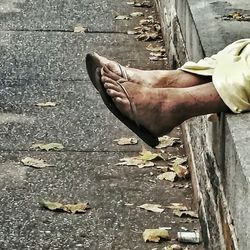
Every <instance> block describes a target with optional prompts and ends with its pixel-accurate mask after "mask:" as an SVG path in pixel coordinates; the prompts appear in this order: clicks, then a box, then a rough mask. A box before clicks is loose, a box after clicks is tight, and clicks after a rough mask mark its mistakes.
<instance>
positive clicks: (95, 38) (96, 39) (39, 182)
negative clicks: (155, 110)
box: [0, 0, 202, 250]
mask: <svg viewBox="0 0 250 250" xmlns="http://www.w3.org/2000/svg"><path fill="white" fill-rule="evenodd" d="M135 11H143V12H144V13H145V16H147V15H151V14H153V15H154V14H155V13H154V9H153V8H150V9H145V8H135V7H133V6H132V5H128V4H127V2H126V1H122V2H121V1H119V2H117V1H114V0H106V1H101V0H100V1H96V2H93V1H90V0H85V1H78V0H71V1H69V0H51V1H39V0H33V1H32V0H6V1H5V0H4V1H1V3H0V54H1V58H0V63H1V67H0V84H1V89H0V137H1V140H0V151H1V156H0V163H1V164H0V180H1V181H0V188H1V192H0V224H1V228H0V249H11V250H15V249H17V250H19V249H53V250H56V249H91V250H97V249H102V250H106V249H107V250H108V249H114V250H118V249H122V250H125V249H131V250H132V249H139V250H144V249H145V250H147V249H163V248H164V247H165V246H167V245H171V244H174V243H177V242H176V241H175V238H176V233H177V232H178V231H182V230H183V229H181V227H185V228H187V229H189V230H193V229H195V228H196V229H199V223H198V220H197V219H190V218H179V217H175V216H174V215H173V213H172V210H171V209H168V208H165V210H164V212H162V213H153V212H149V211H146V210H143V209H140V208H138V207H137V206H139V205H142V204H145V203H153V204H161V205H162V206H163V207H164V206H167V205H170V203H172V202H178V203H179V202H181V203H183V204H184V205H186V206H188V207H190V208H193V209H194V208H195V204H194V202H193V200H192V189H191V182H190V180H188V179H183V180H178V181H176V182H174V183H172V182H168V181H165V180H163V181H161V180H158V179H157V178H156V176H157V175H158V174H160V173H161V170H160V169H158V168H156V167H152V168H143V169H139V168H138V167H134V166H117V165H116V164H117V163H118V162H119V159H121V158H124V157H130V156H136V155H138V153H139V152H140V151H141V150H142V147H146V146H145V145H144V144H143V143H142V142H141V141H139V143H138V144H137V145H130V146H119V145H117V143H116V142H114V139H118V138H121V137H131V136H134V135H133V133H132V132H131V131H129V130H128V129H127V128H126V127H124V126H123V125H122V124H121V123H120V122H119V121H117V120H116V119H115V118H114V116H113V115H112V114H110V113H109V112H108V111H107V109H106V108H105V106H104V105H103V103H102V101H101V99H100V97H99V95H98V94H97V93H96V91H95V89H94V88H93V86H92V84H91V82H90V80H89V78H88V76H87V72H86V68H85V55H86V54H87V53H88V52H92V51H96V52H98V53H100V54H102V55H105V56H107V57H110V58H113V59H115V60H117V61H119V62H120V63H121V64H124V65H132V66H133V67H139V68H144V69H164V68H166V65H165V64H164V62H163V61H155V62H152V61H150V60H149V59H148V57H149V52H148V51H147V50H146V46H147V45H148V44H149V43H150V42H142V41H137V40H136V39H135V37H134V36H133V35H128V34H127V30H129V29H133V28H134V27H135V26H138V23H139V20H140V19H142V18H143V17H135V18H133V19H131V20H119V21H118V20H115V16H116V15H119V14H128V13H132V12H135ZM79 25H81V26H84V27H87V28H88V31H87V32H85V33H76V32H74V28H75V27H76V26H79ZM48 101H50V102H55V103H56V104H57V105H56V106H55V107H45V108H42V107H38V106H36V104H37V103H44V102H48ZM171 135H172V136H174V137H179V138H181V136H182V135H181V131H180V129H179V128H177V129H175V130H174V131H173V132H172V134H171ZM52 142H53V143H61V144H63V146H64V149H62V150H60V151H48V152H47V151H35V150H33V149H31V148H30V147H31V146H32V145H33V144H34V143H52ZM148 149H150V148H148ZM150 150H151V149H150ZM164 151H165V152H164V155H166V156H171V157H173V156H179V157H183V156H184V155H185V152H184V149H183V146H182V144H179V145H178V146H174V147H169V148H167V149H166V150H164ZM25 157H33V158H39V159H44V160H46V161H47V162H48V163H50V164H52V165H54V166H55V167H47V168H44V169H35V168H31V167H27V166H24V165H23V164H22V163H21V160H22V159H24V158H25ZM162 164H165V165H166V164H167V163H166V162H163V161H159V162H157V165H158V166H159V165H161V166H162ZM42 199H48V200H51V201H57V202H62V203H77V202H88V203H89V206H90V209H89V210H87V212H86V213H84V214H82V213H78V214H68V213H62V212H54V211H49V210H46V209H44V208H42V207H41V206H40V204H39V202H40V201H41V200H42ZM128 204H132V205H130V206H128ZM159 227H171V228H172V229H171V230H170V234H171V238H172V241H170V242H169V241H168V242H167V241H161V242H160V243H145V242H144V241H143V238H142V233H143V231H144V230H145V229H147V228H159ZM182 246H183V247H186V246H187V244H183V245H182ZM188 249H202V246H201V245H188Z"/></svg>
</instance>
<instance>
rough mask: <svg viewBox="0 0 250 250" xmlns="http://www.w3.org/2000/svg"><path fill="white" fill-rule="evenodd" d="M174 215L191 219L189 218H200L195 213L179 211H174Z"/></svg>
mask: <svg viewBox="0 0 250 250" xmlns="http://www.w3.org/2000/svg"><path fill="white" fill-rule="evenodd" d="M173 214H174V215H175V216H178V217H189V218H196V219H197V218H199V217H198V214H197V213H196V212H194V211H180V210H179V209H177V210H174V211H173Z"/></svg>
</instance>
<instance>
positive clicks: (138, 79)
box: [94, 53, 211, 88]
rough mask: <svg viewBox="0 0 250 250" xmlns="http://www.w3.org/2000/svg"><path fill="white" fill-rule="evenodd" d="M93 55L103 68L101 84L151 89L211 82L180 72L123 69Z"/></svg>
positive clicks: (113, 62)
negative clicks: (111, 82)
mask: <svg viewBox="0 0 250 250" xmlns="http://www.w3.org/2000/svg"><path fill="white" fill-rule="evenodd" d="M94 55H95V56H96V57H97V58H98V59H99V61H100V64H101V65H102V66H103V68H102V70H101V74H102V81H103V82H105V81H107V80H108V79H107V78H110V79H112V80H114V81H117V80H121V81H130V82H134V83H138V84H140V85H144V86H147V87H153V88H167V87H168V88H169V87H170V88H185V87H191V86H195V85H199V84H203V83H207V82H210V81H211V77H204V76H199V75H194V74H191V73H187V72H184V71H182V70H140V69H135V68H129V67H124V66H122V65H120V64H118V63H117V62H115V61H112V60H109V59H107V58H105V57H102V56H100V55H98V54H96V53H94Z"/></svg>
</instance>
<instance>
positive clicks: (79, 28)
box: [74, 26, 88, 33]
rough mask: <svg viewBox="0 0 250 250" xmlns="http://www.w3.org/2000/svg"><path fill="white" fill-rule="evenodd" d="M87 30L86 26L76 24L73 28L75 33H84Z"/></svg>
mask: <svg viewBox="0 0 250 250" xmlns="http://www.w3.org/2000/svg"><path fill="white" fill-rule="evenodd" d="M87 30H88V28H86V27H82V26H76V27H75V28H74V32H75V33H85V32H86V31H87Z"/></svg>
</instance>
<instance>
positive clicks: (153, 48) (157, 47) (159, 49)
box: [146, 43, 166, 52]
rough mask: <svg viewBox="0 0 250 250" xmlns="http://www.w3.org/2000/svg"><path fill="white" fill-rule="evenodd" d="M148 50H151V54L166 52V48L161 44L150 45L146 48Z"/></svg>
mask: <svg viewBox="0 0 250 250" xmlns="http://www.w3.org/2000/svg"><path fill="white" fill-rule="evenodd" d="M146 50H149V51H151V52H166V50H165V48H164V47H163V46H161V45H159V44H155V45H153V44H151V43H150V44H149V45H148V46H147V47H146Z"/></svg>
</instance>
